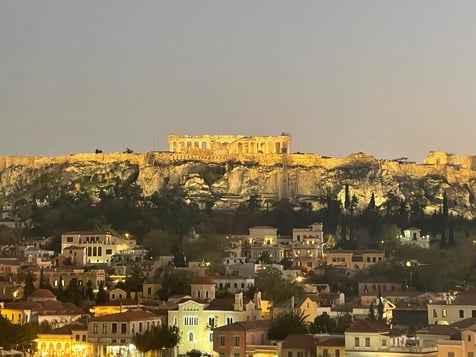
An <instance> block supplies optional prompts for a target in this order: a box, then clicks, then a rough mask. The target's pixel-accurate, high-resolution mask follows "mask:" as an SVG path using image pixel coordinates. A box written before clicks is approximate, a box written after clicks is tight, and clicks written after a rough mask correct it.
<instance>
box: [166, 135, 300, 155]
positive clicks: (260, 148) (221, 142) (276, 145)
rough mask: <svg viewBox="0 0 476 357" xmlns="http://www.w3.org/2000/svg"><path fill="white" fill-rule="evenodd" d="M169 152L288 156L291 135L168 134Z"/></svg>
mask: <svg viewBox="0 0 476 357" xmlns="http://www.w3.org/2000/svg"><path fill="white" fill-rule="evenodd" d="M168 139H169V148H170V151H171V152H190V151H194V150H201V151H205V150H208V151H216V150H226V151H227V152H228V153H229V154H283V153H285V154H289V153H290V152H291V135H290V134H288V133H282V134H281V135H280V136H243V135H175V134H170V135H169V137H168Z"/></svg>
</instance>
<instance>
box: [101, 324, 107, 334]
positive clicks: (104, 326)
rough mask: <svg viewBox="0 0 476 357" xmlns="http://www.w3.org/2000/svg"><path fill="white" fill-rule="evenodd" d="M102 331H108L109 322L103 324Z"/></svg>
mask: <svg viewBox="0 0 476 357" xmlns="http://www.w3.org/2000/svg"><path fill="white" fill-rule="evenodd" d="M102 333H103V334H106V333H107V324H102Z"/></svg>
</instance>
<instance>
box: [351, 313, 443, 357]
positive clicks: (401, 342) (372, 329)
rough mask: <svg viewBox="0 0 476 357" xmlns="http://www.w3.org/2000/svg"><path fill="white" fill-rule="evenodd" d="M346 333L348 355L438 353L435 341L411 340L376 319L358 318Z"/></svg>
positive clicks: (429, 356) (419, 356)
mask: <svg viewBox="0 0 476 357" xmlns="http://www.w3.org/2000/svg"><path fill="white" fill-rule="evenodd" d="M344 335H345V355H346V357H377V356H378V357H390V356H391V357H398V356H402V357H404V356H413V357H423V356H427V357H436V356H437V353H438V349H437V347H436V345H435V343H434V342H431V341H425V340H422V339H411V340H410V339H408V338H407V336H406V335H404V334H402V333H401V331H396V330H391V329H389V328H388V327H387V326H386V325H385V324H383V323H381V322H379V321H375V320H369V319H363V320H356V321H354V323H353V324H352V325H351V326H350V327H349V328H348V329H347V330H346V331H345V333H344Z"/></svg>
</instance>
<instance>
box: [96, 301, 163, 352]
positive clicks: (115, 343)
mask: <svg viewBox="0 0 476 357" xmlns="http://www.w3.org/2000/svg"><path fill="white" fill-rule="evenodd" d="M165 318H166V316H164V315H161V314H159V313H158V312H157V313H155V312H152V311H148V310H139V309H135V310H128V311H126V312H121V313H117V314H113V315H104V316H99V317H95V318H93V319H91V320H89V322H88V341H89V343H90V344H91V346H92V353H93V354H92V355H93V356H95V357H105V356H117V357H126V356H127V357H136V356H137V357H138V356H142V353H140V352H139V351H137V350H136V349H135V347H134V345H133V344H132V339H133V337H134V336H135V335H136V334H143V333H144V332H145V331H147V330H149V329H151V328H152V326H160V325H162V324H163V323H165Z"/></svg>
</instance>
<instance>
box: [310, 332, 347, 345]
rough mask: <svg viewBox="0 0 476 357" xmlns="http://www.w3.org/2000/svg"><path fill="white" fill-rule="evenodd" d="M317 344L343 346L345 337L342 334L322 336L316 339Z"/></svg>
mask: <svg viewBox="0 0 476 357" xmlns="http://www.w3.org/2000/svg"><path fill="white" fill-rule="evenodd" d="M317 345H318V346H320V347H326V346H329V347H344V346H345V338H344V335H338V336H329V337H324V338H319V339H318V341H317Z"/></svg>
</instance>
